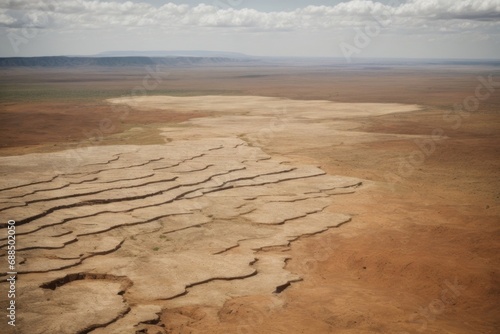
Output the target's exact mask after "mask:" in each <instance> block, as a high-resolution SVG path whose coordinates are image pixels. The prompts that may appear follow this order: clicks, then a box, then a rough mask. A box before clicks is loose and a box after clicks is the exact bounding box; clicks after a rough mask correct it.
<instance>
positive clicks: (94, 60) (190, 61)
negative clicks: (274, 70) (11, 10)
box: [0, 55, 251, 67]
mask: <svg viewBox="0 0 500 334" xmlns="http://www.w3.org/2000/svg"><path fill="white" fill-rule="evenodd" d="M248 61H251V60H250V59H243V58H227V57H201V56H200V57H192V56H182V57H181V56H178V57H177V56H164V57H146V56H111V55H109V56H102V57H97V56H96V57H66V56H51V57H10V58H0V67H75V66H77V67H82V66H106V67H120V66H122V67H123V66H145V65H156V64H161V65H167V66H202V65H217V64H221V65H222V64H225V65H227V64H230V63H239V62H248Z"/></svg>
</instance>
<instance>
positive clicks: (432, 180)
mask: <svg viewBox="0 0 500 334" xmlns="http://www.w3.org/2000/svg"><path fill="white" fill-rule="evenodd" d="M257 72H258V73H261V72H262V74H266V75H268V76H267V77H264V78H263V77H260V78H256V77H245V75H246V74H248V73H252V74H255V73H257ZM489 73H497V72H495V70H494V69H493V70H492V69H488V68H434V69H428V70H420V71H415V69H408V68H403V69H385V70H378V71H368V70H366V71H347V70H342V69H336V70H332V71H319V70H318V71H313V70H311V69H273V70H270V69H267V68H263V69H245V70H242V69H239V70H236V69H227V70H223V69H217V70H213V71H209V70H206V69H203V70H202V69H198V70H185V71H181V70H178V69H177V70H174V71H172V72H171V73H170V74H169V77H168V78H169V80H167V79H165V81H164V82H163V83H162V85H164V84H165V85H167V84H168V89H173V90H175V91H176V92H183V91H184V90H191V91H195V92H200V91H201V92H203V91H206V92H208V91H210V90H212V91H213V90H218V91H221V92H222V91H231V92H232V93H231V94H232V95H235V94H242V95H260V96H275V97H287V98H291V99H294V100H337V101H341V102H369V103H403V104H412V105H413V104H417V105H420V106H421V108H420V110H414V111H410V110H405V111H404V112H400V113H398V112H396V113H377V114H376V115H371V116H369V115H359V116H358V117H346V115H345V114H344V113H341V114H338V115H333V114H330V115H322V114H321V113H317V110H312V109H310V108H309V107H308V106H307V104H304V105H303V107H304V108H305V109H304V111H306V113H305V114H302V115H301V116H300V118H298V119H290V117H287V116H286V115H287V111H286V110H289V111H288V112H289V114H288V115H292V114H294V112H295V111H294V110H299V109H301V107H300V106H299V105H298V104H297V105H295V104H294V103H288V104H286V107H284V109H283V108H278V109H273V108H271V109H270V110H268V111H267V115H266V116H267V117H268V118H266V119H262V118H258V119H257V118H255V119H253V121H252V122H253V123H252V122H249V125H248V126H250V125H252V124H256V126H255V128H253V129H251V131H249V130H248V129H247V130H245V131H243V132H244V133H243V134H241V133H236V132H235V127H234V124H237V123H238V122H240V121H241V120H238V119H234V118H231V116H232V114H231V108H232V107H238V108H237V109H244V108H246V107H248V104H245V103H244V102H245V99H244V98H242V99H241V101H240V102H241V104H240V105H238V104H237V102H234V101H233V102H231V103H229V104H228V105H227V106H226V108H227V110H223V111H221V110H220V109H221V107H218V108H216V109H217V110H215V111H214V110H211V109H213V108H210V105H211V106H214V103H215V102H214V103H207V106H208V107H207V108H199V107H196V108H194V107H192V106H190V107H179V108H177V109H176V108H170V109H169V108H167V109H164V108H163V109H162V108H160V107H158V106H156V107H153V108H151V107H147V106H144V105H141V106H134V107H133V108H132V111H131V112H130V114H129V115H130V116H129V117H124V118H123V119H122V120H120V118H118V120H120V121H113V124H117V127H116V128H114V129H113V130H112V131H111V130H110V131H108V132H106V131H104V132H105V133H103V134H102V137H99V136H97V139H96V138H94V139H92V137H89V136H88V135H85V133H84V132H83V130H86V129H88V130H89V131H92V130H95V129H100V127H99V122H101V121H102V119H103V118H102V115H108V116H109V117H107V118H109V119H112V120H114V119H116V118H113V116H114V115H116V114H117V113H119V112H117V111H116V109H115V110H113V109H112V105H111V104H110V103H109V102H106V101H104V100H99V101H98V102H94V101H90V100H84V101H79V102H78V103H76V102H75V101H72V100H69V101H58V102H54V100H49V101H45V100H44V101H40V100H38V101H33V102H26V101H24V102H23V101H14V100H12V99H11V100H8V99H7V100H2V101H4V102H2V116H1V117H2V122H1V124H2V126H3V129H2V137H1V143H2V145H3V146H4V147H3V148H2V149H1V150H0V154H2V155H3V156H5V157H8V156H12V155H17V154H26V153H32V152H58V151H60V150H61V149H66V148H72V147H77V146H88V145H97V146H98V147H105V146H102V145H116V144H130V145H138V144H139V145H141V144H142V145H153V144H156V145H158V144H161V145H164V144H165V142H168V144H170V145H175V143H176V142H178V141H179V140H181V139H182V140H186V139H189V138H188V137H190V136H191V137H193V139H199V138H197V137H201V138H202V137H203V136H208V135H214V136H215V135H217V136H226V135H231V136H233V135H235V134H236V135H237V136H238V135H240V137H239V138H240V140H243V141H244V142H246V143H247V144H248V145H249V148H250V147H252V146H254V147H255V146H256V147H258V148H261V149H262V151H263V154H267V155H269V156H270V157H273V159H285V160H286V161H288V162H289V163H290V164H292V165H300V166H317V167H319V168H320V169H321V170H323V171H325V172H326V173H327V175H329V176H334V175H341V176H343V177H344V176H345V177H351V178H356V179H361V180H363V185H362V187H360V188H358V189H356V191H353V192H349V193H348V194H339V195H332V196H333V197H332V198H331V203H330V204H329V206H328V208H327V212H329V213H331V214H336V213H342V214H346V215H349V216H350V217H351V220H350V221H349V222H348V223H346V224H339V226H338V227H336V228H330V229H328V230H326V231H324V232H322V233H319V234H311V235H303V236H301V237H300V238H298V239H297V240H294V241H293V242H291V243H290V245H289V246H286V245H285V247H283V246H279V247H278V246H276V247H270V248H266V247H264V248H262V249H260V250H259V251H258V252H256V256H259V257H261V258H262V259H263V260H264V259H272V258H278V257H279V256H281V261H282V262H281V263H283V264H285V267H284V269H285V271H286V272H288V273H289V274H290V275H292V276H289V277H288V279H285V282H286V281H289V282H290V284H288V285H286V286H282V287H281V288H279V289H278V288H277V287H276V289H275V290H274V289H267V290H266V289H263V291H257V290H256V291H254V292H252V291H251V289H249V290H245V291H247V292H245V293H244V294H243V295H237V294H233V295H232V298H227V299H226V300H225V301H224V302H222V303H219V304H217V303H215V304H214V303H212V302H211V300H210V298H208V299H203V298H201V297H200V296H202V297H203V296H205V297H206V293H208V292H207V291H221V290H220V287H217V284H218V283H216V282H215V283H213V284H214V285H213V286H208V287H207V289H206V290H200V291H201V292H200V291H198V292H196V291H195V290H191V291H190V293H191V292H192V293H191V296H190V293H188V294H187V295H186V297H187V296H190V298H191V297H192V299H189V298H187V299H186V300H187V301H186V302H176V301H175V299H172V301H170V302H169V303H167V304H168V305H167V304H158V305H156V306H155V305H145V306H141V305H142V304H144V299H141V298H140V297H137V296H140V293H137V292H135V294H134V293H132V294H130V293H126V294H125V295H126V296H127V297H131V296H135V297H134V298H136V299H133V298H132V300H135V301H136V304H132V306H133V307H132V310H128V311H127V310H126V309H124V308H123V302H122V301H121V300H119V298H116V297H117V295H116V293H118V292H120V294H121V293H122V291H123V289H124V286H125V287H126V286H127V283H126V282H125V283H124V282H121V281H120V280H119V279H117V280H110V283H105V282H107V281H106V280H104V281H102V282H101V281H99V282H100V283H99V284H102V285H103V286H102V287H100V286H97V287H96V286H92V287H91V286H90V285H89V284H88V282H87V281H85V280H78V281H75V282H76V283H75V284H80V285H79V286H78V285H71V284H68V285H67V286H66V287H65V289H68V291H67V294H64V291H62V292H61V290H59V289H56V290H54V291H55V292H54V293H56V292H57V291H59V292H57V293H59V294H62V295H66V296H71V293H75V292H77V291H87V292H88V293H89V295H93V294H97V293H98V291H100V289H107V290H109V291H110V293H109V294H106V295H105V296H104V297H103V302H106V303H108V304H109V305H115V307H113V308H112V309H113V310H112V311H113V312H114V313H113V312H112V313H113V314H107V315H106V316H108V318H106V316H105V315H104V313H103V314H102V315H101V317H100V318H98V319H97V320H96V321H98V322H106V321H109V319H112V318H113V317H116V316H117V315H120V314H124V313H126V314H127V319H131V320H130V322H131V323H132V322H134V321H136V322H137V323H141V326H142V327H141V328H143V329H144V331H145V332H148V333H398V334H402V333H496V332H498V328H500V322H499V319H500V312H499V308H498V305H500V295H499V292H500V290H499V287H500V285H499V283H500V282H499V273H498V267H499V265H500V255H499V254H500V252H499V246H500V243H499V240H500V239H499V237H500V232H499V231H500V230H499V228H498V222H499V217H500V191H499V189H500V184H499V181H498V180H499V178H498V173H499V171H500V159H499V157H500V151H499V147H500V122H499V121H498V117H499V114H498V112H499V106H500V96H499V94H498V90H500V89H497V90H496V91H495V92H494V93H493V94H491V96H490V97H489V98H488V99H487V100H485V101H484V102H481V104H480V106H479V110H478V111H476V112H474V113H471V114H470V115H466V114H460V115H461V116H460V117H459V119H460V123H456V121H457V119H456V118H454V119H451V118H450V117H448V118H446V117H445V116H446V115H449V112H450V110H452V109H453V105H454V104H456V103H458V104H460V103H463V101H464V99H465V98H466V97H468V96H471V95H472V96H473V95H474V90H475V88H476V87H477V84H478V81H477V76H480V75H482V76H484V75H488V74H489ZM107 74H108V75H109V73H107ZM61 75H63V74H61V73H51V74H49V75H46V76H45V79H44V80H46V81H50V78H54V80H55V79H56V78H58V77H59V76H61ZM64 75H67V74H64ZM64 75H63V76H64ZM141 75H142V74H141V72H140V71H138V72H134V73H132V74H131V76H130V78H128V79H127V80H128V81H127V80H124V81H120V80H118V79H117V78H116V77H114V76H110V77H112V79H110V80H109V81H107V82H105V83H102V85H106V87H108V88H109V87H115V86H116V87H119V88H120V89H125V90H126V89H127V83H130V86H131V87H133V83H137V81H138V82H139V83H140V78H141ZM67 76H68V75H67ZM95 76H97V77H99V75H98V74H93V75H89V77H88V78H87V79H85V76H84V77H83V79H82V80H84V81H85V80H88V81H91V80H94V81H93V84H94V85H99V84H98V83H97V81H96V80H95ZM241 76H244V77H241ZM5 77H6V78H8V80H18V81H23V80H25V78H27V77H29V78H33V77H35V78H39V76H38V75H37V73H28V74H27V73H25V72H22V71H20V72H19V71H18V72H12V73H8V75H7V76H5ZM2 80H3V79H2ZM5 80H7V79H5ZM39 80H40V79H39ZM496 80H498V79H496ZM42 81H43V80H42ZM2 84H6V83H5V82H3V83H2ZM52 84H54V85H56V86H57V84H56V83H52ZM67 85H69V86H70V87H71V86H72V85H74V87H75V89H77V88H79V87H81V86H79V85H82V83H81V82H78V83H76V80H71V76H70V75H69V78H68V83H67ZM130 86H129V87H130ZM94 87H95V86H94ZM103 87H104V86H103ZM124 87H125V88H124ZM161 88H162V89H166V86H165V87H164V86H161ZM197 94H198V93H196V94H194V95H197ZM121 95H122V96H123V95H126V94H121ZM129 95H130V94H128V95H126V96H125V97H126V98H128V97H130V96H129ZM151 95H153V94H151ZM158 95H162V94H158ZM186 95H190V93H189V92H188V93H186ZM312 102H314V101H312ZM266 103H267V105H271V104H272V103H271V102H265V103H264V104H266ZM78 106H79V108H83V111H85V112H79V110H77V109H78ZM261 106H262V105H261ZM315 107H317V105H316V106H315ZM294 108H295V109H294ZM259 110H262V107H261V108H260V109H259ZM275 110H277V111H275ZM309 110H312V111H316V114H314V115H311V114H307V111H309ZM121 111H122V112H123V110H121ZM240 111H241V110H240ZM235 114H237V113H235ZM247 116H252V115H251V113H250V114H249V115H247ZM257 116H258V115H257ZM214 117H216V119H214ZM214 120H216V121H218V122H219V123H218V122H214ZM179 122H181V123H179ZM255 122H256V123H255ZM259 122H261V123H259ZM221 125H223V126H222V127H221V128H219V129H218V130H217V128H216V127H217V126H221ZM56 129H57V131H55V130H56ZM214 129H215V130H214ZM262 129H267V130H269V129H272V130H273V131H271V133H270V132H269V131H267V132H266V131H261V130H262ZM34 130H36V131H34ZM101 130H102V127H101ZM433 131H436V132H435V133H434V134H435V135H434V137H433ZM70 138H72V139H70ZM71 140H74V142H73V143H71ZM55 145H56V146H55ZM216 146H217V145H215V146H214V147H216ZM111 147H115V146H110V149H111ZM103 161H104V160H103ZM207 163H209V162H208V161H207ZM201 167H203V166H200V168H201ZM27 169H29V168H27ZM3 172H4V174H5V173H7V174H5V175H8V171H6V170H4V171H3ZM179 172H182V170H180V171H179ZM237 206H238V205H237ZM9 219H10V218H9ZM252 219H258V218H257V217H252ZM111 220H114V219H111ZM117 220H118V219H117ZM82 226H84V225H82ZM136 232H137V233H139V232H138V231H136ZM134 233H135V232H134ZM56 235H58V234H56ZM114 237H115V239H109V240H108V242H109V246H110V247H111V248H113V247H114V246H113V245H114V243H116V242H119V240H118V239H119V238H118V239H117V236H114ZM186 238H187V239H185V240H192V239H189V238H190V237H186ZM129 242H130V243H131V244H132V245H133V244H134V243H137V244H141V242H148V240H146V239H145V240H139V241H137V242H132V241H131V240H129ZM92 245H93V244H92V243H90V244H89V247H90V246H92ZM211 247H212V246H211ZM132 249H133V250H134V251H139V250H140V249H139V248H132ZM75 251H76V249H75ZM102 251H105V250H102ZM131 251H132V250H131ZM142 251H145V250H142ZM55 252H56V253H57V250H56V251H55ZM148 252H149V253H154V252H156V251H151V250H149V251H148ZM90 253H92V252H90ZM149 253H148V254H149ZM228 255H231V256H233V257H234V260H235V261H236V262H238V263H241V261H243V262H244V261H246V257H244V256H243V255H242V254H238V252H237V248H235V249H232V250H228ZM239 256H243V258H241V259H240V258H238V257H239ZM94 259H95V258H94ZM269 261H271V260H269ZM28 263H29V257H28ZM96 263H97V262H96ZM257 263H258V262H257ZM261 263H265V261H263V262H261ZM52 265H59V264H57V263H55V262H53V264H52ZM104 265H105V264H104ZM150 265H151V266H152V267H154V266H155V263H153V262H152V263H151V264H150ZM262 270H263V272H265V269H262ZM280 273H282V272H280ZM233 274H234V276H238V275H239V276H246V275H248V274H249V273H248V272H246V271H245V270H243V271H242V272H238V273H233ZM49 276H50V277H49ZM49 276H47V275H46V274H38V276H36V279H38V280H40V281H50V280H52V279H57V277H58V275H57V274H56V275H49ZM117 276H119V275H117ZM298 277H300V278H301V281H298V280H297V278H298ZM49 278H50V279H49ZM110 278H112V277H111V276H110ZM35 281H36V280H35ZM92 282H93V281H92ZM72 284H73V283H72ZM105 284H109V286H104V285H105ZM256 284H257V283H256ZM272 285H273V284H271V285H270V286H272ZM202 286H203V285H200V286H198V287H202ZM261 286H266V285H261ZM225 289H228V290H227V291H229V288H228V287H227V286H226V288H225ZM71 290H72V291H71ZM223 290H224V289H223ZM236 291H238V290H236ZM241 291H243V290H241ZM204 292H205V294H204ZM229 295H231V294H229ZM67 298H68V299H67V300H63V301H64V302H65V303H74V301H72V300H71V298H69V297H67ZM218 300H219V299H218ZM146 304H147V303H146ZM40 305H43V304H40ZM158 306H161V307H160V308H158ZM127 312H128V313H127ZM155 312H159V314H160V316H159V318H158V319H156V320H154V319H153V320H151V319H150V314H154V313H155ZM107 319H108V320H107ZM124 319H125V318H124ZM28 321H29V320H28ZM95 331H96V332H98V329H95Z"/></svg>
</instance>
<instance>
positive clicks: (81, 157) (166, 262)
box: [0, 96, 417, 333]
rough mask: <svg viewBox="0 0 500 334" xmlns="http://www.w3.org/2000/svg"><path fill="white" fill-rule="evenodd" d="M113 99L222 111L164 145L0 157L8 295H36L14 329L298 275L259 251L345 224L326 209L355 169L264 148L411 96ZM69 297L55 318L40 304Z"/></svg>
mask: <svg viewBox="0 0 500 334" xmlns="http://www.w3.org/2000/svg"><path fill="white" fill-rule="evenodd" d="M112 102H115V103H128V104H130V105H131V106H133V107H134V108H135V107H137V108H158V109H165V110H168V109H172V108H173V109H175V110H176V111H177V112H178V111H184V110H186V111H196V110H202V111H217V112H218V113H220V114H219V115H218V116H216V117H213V118H210V117H208V118H199V119H195V120H191V121H188V122H186V123H185V125H186V126H185V127H177V128H171V129H165V136H166V137H168V138H169V139H170V140H171V141H170V142H169V143H166V144H164V145H149V146H106V147H104V146H103V147H92V148H88V149H85V150H81V151H79V152H78V154H77V155H75V152H73V151H63V152H57V153H46V154H29V155H24V156H15V157H5V158H0V169H1V171H2V172H3V173H4V174H7V173H8V175H9V177H8V178H7V179H6V178H3V179H2V182H1V184H0V198H1V199H2V202H3V203H2V207H1V209H0V211H1V212H2V214H3V215H4V216H5V217H9V219H14V220H16V222H17V234H18V257H19V258H22V259H24V261H23V262H20V263H18V264H17V271H18V272H19V273H20V274H21V275H20V277H22V280H19V282H20V284H19V286H18V289H19V290H18V291H19V293H20V295H21V296H22V297H21V298H19V304H21V305H23V304H24V305H35V306H34V307H33V308H32V309H31V310H30V311H27V309H26V308H24V310H23V309H21V310H20V312H23V316H22V318H21V319H22V321H21V322H20V323H19V327H20V328H21V329H22V330H23V331H24V332H30V333H42V332H44V331H47V330H50V331H54V330H57V332H58V333H75V332H89V331H91V330H95V332H96V333H99V332H107V333H111V332H116V333H118V332H119V333H135V331H137V330H140V329H141V326H142V325H141V324H143V323H145V322H150V321H152V320H154V319H157V313H158V312H159V309H161V308H166V307H177V306H183V305H191V304H196V303H198V304H199V303H202V304H211V305H216V306H222V305H223V304H224V302H225V301H227V300H228V299H229V298H231V297H234V296H238V295H247V294H252V293H269V294H271V293H273V292H276V291H277V290H279V287H286V286H287V284H290V282H296V281H299V280H300V277H298V276H297V275H294V274H292V273H290V272H288V271H287V270H285V269H284V264H285V260H286V259H287V256H286V253H283V252H281V253H274V252H269V251H267V250H269V249H272V248H273V247H284V248H285V250H286V248H287V247H288V246H289V244H290V242H293V241H294V240H296V239H298V238H300V237H301V236H304V235H311V234H316V233H320V232H322V231H325V230H326V229H328V228H332V227H338V226H341V225H342V224H344V223H346V222H348V221H349V220H350V217H349V216H347V215H343V214H340V213H332V212H331V211H330V210H328V207H329V205H330V204H331V203H332V201H333V200H334V198H335V196H336V195H337V194H348V193H350V192H353V191H355V189H356V188H357V187H359V186H360V185H361V183H362V181H361V180H359V179H353V178H347V177H341V176H332V175H328V174H326V173H325V172H324V171H323V170H322V169H321V168H318V167H317V166H311V165H305V164H301V163H297V162H290V161H289V160H288V159H287V158H286V157H283V156H276V155H275V154H273V153H274V152H277V153H280V154H285V155H286V153H287V152H292V151H293V150H296V149H297V148H305V149H307V145H309V144H312V142H313V139H314V138H315V140H316V143H318V138H320V139H321V138H324V139H325V143H323V144H324V145H326V144H327V143H328V140H331V136H337V135H338V134H337V133H334V134H333V135H332V133H331V132H332V129H334V126H335V124H337V125H338V124H340V125H338V126H340V127H342V126H343V127H344V128H346V127H347V128H349V124H350V123H347V122H349V119H351V118H352V117H355V116H353V115H368V114H370V113H375V114H377V113H378V114H385V113H389V112H401V111H409V110H414V109H415V108H417V107H416V106H403V105H376V104H359V105H358V104H355V105H350V104H338V103H333V102H329V101H293V100H286V99H277V98H262V97H221V96H216V97H213V96H212V97H196V98H195V97H189V98H173V97H148V98H136V99H135V100H133V101H132V100H129V99H125V98H122V99H114V100H113V101H112ZM276 110H278V112H277V111H276ZM279 110H282V111H283V110H284V111H283V112H281V111H279ZM277 121H280V122H281V123H277ZM342 122H345V123H342ZM330 126H331V128H329V127H330ZM262 131H264V132H265V133H266V135H262V133H264V132H262ZM266 131H267V132H266ZM337 132H348V130H346V131H340V130H337ZM238 137H239V138H238ZM345 137H346V138H347V137H349V134H346V135H345ZM241 138H243V139H245V140H243V139H241ZM276 143H284V144H280V145H282V147H281V151H280V150H276V149H274V147H276V145H277V144H276ZM261 147H263V148H264V149H265V150H266V151H267V152H265V151H263V150H262V149H261ZM269 151H273V152H269ZM268 153H271V154H268ZM74 159H78V163H77V164H74V163H72V162H73V160H74ZM335 200H336V199H335ZM4 235H5V234H4ZM0 242H1V243H2V244H3V246H2V247H3V248H4V249H5V247H6V240H5V237H2V238H0ZM75 277H76V278H78V280H77V281H74V280H71V279H69V278H75ZM51 282H52V283H51ZM53 282H58V283H57V284H53ZM117 282H118V283H119V282H127V284H126V285H123V284H121V283H120V284H118V283H117ZM4 284H5V283H2V285H4ZM66 292H67V293H66ZM101 292H102V293H103V295H102V298H101V297H96V296H99V295H100V293H101ZM68 293H70V294H71V296H69V295H68ZM89 298H90V299H89ZM75 300H78V303H74V307H72V308H71V310H72V312H58V313H57V321H56V320H54V317H55V315H54V314H53V311H51V310H62V309H64V308H65V307H66V305H67V303H73V301H75ZM89 301H91V302H92V305H94V306H93V307H84V303H89ZM82 303H83V304H82ZM63 323H71V324H72V325H71V327H67V328H66V329H65V328H64V327H63V326H62V325H61V324H63Z"/></svg>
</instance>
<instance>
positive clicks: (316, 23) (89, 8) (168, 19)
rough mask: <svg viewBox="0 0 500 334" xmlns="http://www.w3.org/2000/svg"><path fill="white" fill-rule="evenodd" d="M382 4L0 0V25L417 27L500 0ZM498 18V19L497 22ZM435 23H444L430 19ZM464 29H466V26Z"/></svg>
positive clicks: (499, 4) (464, 16) (499, 10)
mask: <svg viewBox="0 0 500 334" xmlns="http://www.w3.org/2000/svg"><path fill="white" fill-rule="evenodd" d="M399 2H400V1H396V0H395V1H394V3H395V4H394V5H384V4H382V3H379V2H376V1H372V0H352V1H348V2H341V3H339V4H337V5H335V6H308V7H305V8H299V9H296V10H294V11H283V12H259V11H257V10H254V9H248V8H241V9H232V8H231V9H220V8H217V7H215V6H211V5H206V4H200V5H198V6H195V7H189V6H187V5H176V4H173V3H167V4H165V5H163V6H161V7H159V8H157V7H154V6H152V5H150V4H148V3H141V2H131V1H127V2H125V3H119V2H112V1H90V0H67V1H62V0H57V1H53V0H51V1H47V0H3V1H0V8H3V9H4V10H3V12H2V14H1V17H0V25H2V26H11V27H19V26H20V25H30V24H31V25H37V24H38V26H39V25H40V24H39V22H38V23H36V22H32V21H30V18H29V17H26V16H24V17H22V18H20V17H19V16H20V15H19V13H31V15H35V14H36V15H38V17H39V21H40V17H45V18H46V19H45V20H43V21H45V22H46V26H47V27H52V28H65V27H69V28H72V29H77V28H82V29H88V28H95V29H101V28H110V27H131V26H132V27H133V26H145V25H149V26H156V27H221V28H227V27H238V28H248V29H258V30H263V29H264V30H265V29H269V30H273V29H297V30H300V29H325V28H335V27H345V26H349V25H352V24H358V25H361V24H364V22H367V21H373V20H374V18H373V17H374V16H383V17H390V18H391V19H392V22H393V23H394V24H398V22H399V23H400V24H404V25H405V26H408V25H410V26H412V25H413V26H415V27H419V26H421V24H422V21H432V20H439V21H443V20H469V21H479V22H481V21H498V19H499V18H500V0H482V1H477V0H462V1H456V0H455V1H453V0H413V1H409V2H407V3H401V4H399ZM495 23H497V22H495ZM435 24H443V23H442V22H440V23H433V25H435ZM464 29H467V27H465V28H464Z"/></svg>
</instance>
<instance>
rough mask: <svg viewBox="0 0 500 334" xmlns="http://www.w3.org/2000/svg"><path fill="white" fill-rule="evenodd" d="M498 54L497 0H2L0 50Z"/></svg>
mask: <svg viewBox="0 0 500 334" xmlns="http://www.w3.org/2000/svg"><path fill="white" fill-rule="evenodd" d="M122 50H133V51H154V50H209V51H231V52H241V53H245V54H249V55H255V56H293V57H343V58H345V59H346V60H347V61H353V60H355V59H358V58H461V59H500V0H379V1H376V0H351V1H345V0H330V1H328V0H205V1H198V0H188V1H178V0H171V1H159V0H136V1H122V0H103V1H101V0H0V56H1V57H14V56H16V57H31V56H51V55H95V54H98V53H100V52H106V51H122Z"/></svg>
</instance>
